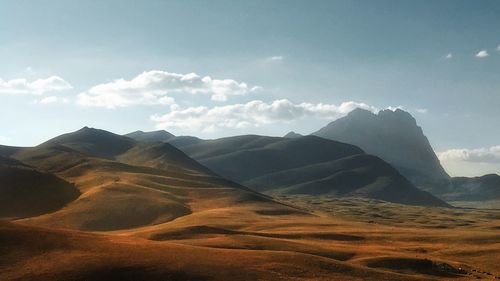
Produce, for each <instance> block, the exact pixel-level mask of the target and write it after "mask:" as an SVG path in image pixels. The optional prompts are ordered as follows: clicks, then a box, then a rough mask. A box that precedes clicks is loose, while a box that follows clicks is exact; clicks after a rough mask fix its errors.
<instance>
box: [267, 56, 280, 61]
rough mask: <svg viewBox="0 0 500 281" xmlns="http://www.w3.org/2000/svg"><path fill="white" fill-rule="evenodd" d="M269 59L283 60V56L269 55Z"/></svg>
mask: <svg viewBox="0 0 500 281" xmlns="http://www.w3.org/2000/svg"><path fill="white" fill-rule="evenodd" d="M267 60H271V61H281V60H283V56H272V57H268V58H267Z"/></svg>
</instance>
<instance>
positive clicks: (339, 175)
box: [178, 135, 448, 206]
mask: <svg viewBox="0 0 500 281" xmlns="http://www.w3.org/2000/svg"><path fill="white" fill-rule="evenodd" d="M178 147H179V148H180V149H181V150H183V151H184V152H186V153H187V154H188V155H189V156H191V157H193V158H194V159H196V160H198V161H199V162H200V163H202V164H203V165H205V166H207V167H209V168H210V169H211V170H213V171H214V172H216V173H218V174H220V175H222V176H225V177H227V178H229V179H231V180H234V181H236V182H239V183H241V184H243V185H246V186H248V187H251V188H253V189H255V190H258V191H266V192H267V191H279V192H282V193H300V194H325V193H330V194H335V195H338V196H360V197H368V198H377V199H381V200H386V201H390V202H397V203H405V204H416V205H431V206H448V205H447V204H446V203H444V202H443V201H441V200H439V199H437V198H435V197H434V196H432V195H430V194H429V193H427V192H424V191H421V190H419V189H417V188H416V187H415V186H413V184H411V183H410V182H408V181H407V180H406V179H405V178H404V177H403V176H401V175H400V174H399V173H398V172H397V171H396V170H395V169H394V168H392V167H391V166H390V165H388V164H387V163H385V162H384V161H383V160H381V159H379V158H377V157H372V156H369V155H366V154H364V153H363V151H362V150H361V149H359V148H358V147H356V146H353V145H349V144H345V143H340V142H336V141H331V140H327V139H323V138H319V137H316V136H306V137H299V138H276V137H265V136H255V135H248V136H237V137H230V138H222V139H216V140H204V141H199V142H197V143H194V144H186V145H178Z"/></svg>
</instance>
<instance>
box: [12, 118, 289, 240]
mask: <svg viewBox="0 0 500 281" xmlns="http://www.w3.org/2000/svg"><path fill="white" fill-rule="evenodd" d="M108 141H112V142H113V143H114V144H115V145H116V147H119V148H120V149H116V150H115V151H110V150H108V148H109V147H110V145H109V144H108V143H107V142H108ZM131 145H132V146H131ZM102 146H103V147H102ZM128 146H131V147H130V148H129V149H128V150H125V151H122V150H124V149H123V148H125V147H128ZM97 155H100V156H102V157H106V158H107V159H104V158H99V157H97ZM14 156H15V157H16V158H17V159H18V160H20V161H22V162H23V163H26V164H28V165H31V166H34V167H37V168H39V169H41V170H44V171H46V172H49V173H54V174H57V175H58V176H59V177H61V178H63V179H65V180H67V181H68V182H71V183H73V184H74V185H75V186H76V187H77V188H78V190H79V191H80V192H81V193H82V194H81V196H80V197H79V198H78V199H77V200H75V201H73V202H71V203H70V204H68V205H67V206H65V207H64V208H62V209H60V210H58V211H56V212H53V213H50V214H46V215H43V216H39V217H34V218H29V219H26V220H25V221H26V222H29V223H34V224H39V225H45V226H53V227H63V228H72V229H81V230H102V231H108V230H118V229H129V228H135V227H141V226H146V225H155V224H161V223H164V222H168V221H171V220H173V219H175V218H178V217H181V216H185V215H189V214H192V213H193V212H194V211H197V210H202V209H210V208H221V207H230V206H234V205H237V204H240V205H245V204H250V205H255V206H256V208H261V209H262V208H265V209H269V208H270V209H271V210H272V209H273V208H275V209H277V210H281V209H286V210H289V209H290V210H293V208H291V207H288V206H284V205H282V204H278V203H275V202H273V201H272V200H271V199H270V198H268V197H266V196H263V195H260V194H258V193H256V192H254V191H250V190H248V189H247V188H245V187H242V186H240V185H238V184H236V183H234V182H231V181H228V180H225V179H223V178H220V177H219V176H217V175H215V174H214V173H212V172H211V171H210V170H208V169H207V168H205V167H203V166H202V165H200V164H198V163H197V162H196V161H194V160H192V159H191V158H189V157H188V156H186V155H185V154H184V153H183V152H181V151H179V150H178V149H176V148H175V147H172V146H171V145H169V144H163V145H162V144H152V145H151V146H149V145H145V144H143V143H137V142H135V141H133V140H131V139H129V138H126V137H121V136H118V135H114V134H112V133H109V132H106V131H101V130H95V129H88V128H85V129H83V130H80V131H77V132H75V133H74V135H73V134H66V135H64V136H63V137H58V138H55V139H54V140H50V141H48V142H46V143H44V144H42V145H40V146H38V147H34V148H27V149H23V150H21V151H19V152H17V153H16V154H15V155H14ZM120 160H122V161H124V162H127V163H129V164H127V163H122V162H119V161H120ZM257 206H261V207H257Z"/></svg>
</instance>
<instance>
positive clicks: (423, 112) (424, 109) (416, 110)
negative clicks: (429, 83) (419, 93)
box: [415, 108, 429, 114]
mask: <svg viewBox="0 0 500 281" xmlns="http://www.w3.org/2000/svg"><path fill="white" fill-rule="evenodd" d="M415 112H417V113H420V114H426V113H427V112H429V111H428V110H427V108H417V109H415Z"/></svg>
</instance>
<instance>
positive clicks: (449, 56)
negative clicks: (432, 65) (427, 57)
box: [444, 53, 453, 59]
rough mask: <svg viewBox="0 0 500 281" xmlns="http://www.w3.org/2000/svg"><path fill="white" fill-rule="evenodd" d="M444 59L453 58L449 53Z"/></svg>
mask: <svg viewBox="0 0 500 281" xmlns="http://www.w3.org/2000/svg"><path fill="white" fill-rule="evenodd" d="M444 58H445V59H452V58H453V54H452V53H449V54H447V55H446V56H445V57H444Z"/></svg>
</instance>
